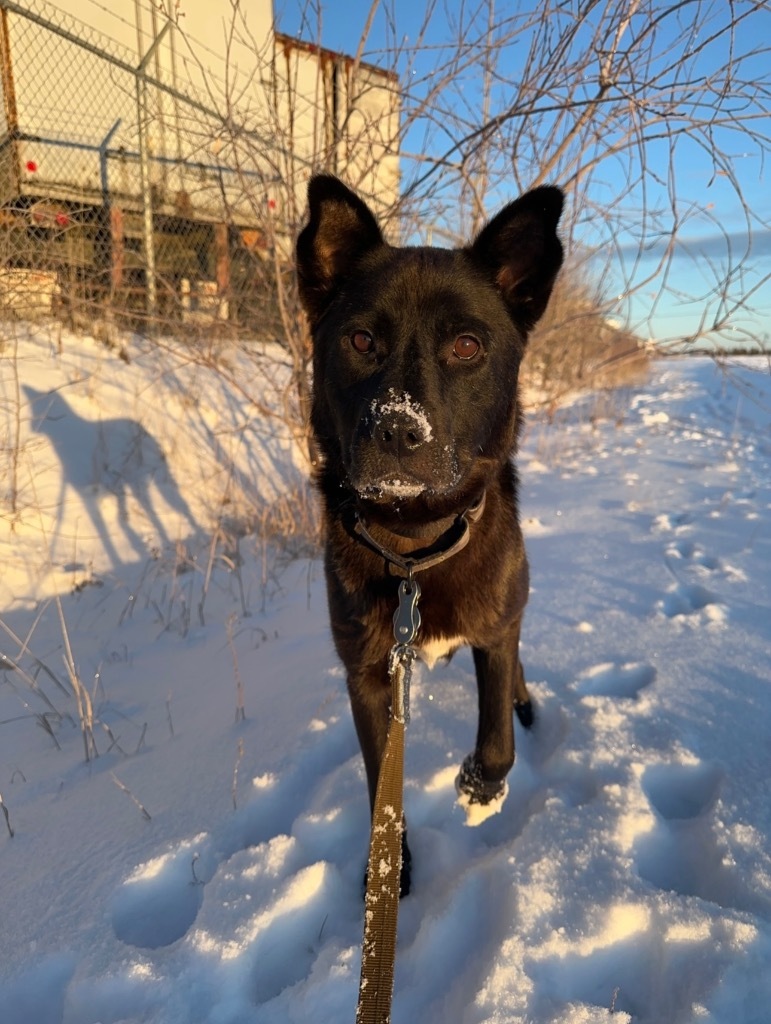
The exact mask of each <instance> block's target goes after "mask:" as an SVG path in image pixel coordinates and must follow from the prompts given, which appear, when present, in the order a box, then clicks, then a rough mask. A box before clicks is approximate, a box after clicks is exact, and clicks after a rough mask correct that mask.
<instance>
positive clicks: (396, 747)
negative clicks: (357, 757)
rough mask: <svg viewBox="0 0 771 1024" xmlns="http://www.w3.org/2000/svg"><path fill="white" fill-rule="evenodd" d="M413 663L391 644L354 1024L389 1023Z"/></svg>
mask: <svg viewBox="0 0 771 1024" xmlns="http://www.w3.org/2000/svg"><path fill="white" fill-rule="evenodd" d="M415 657H416V654H415V650H414V649H413V648H412V647H410V646H409V645H408V644H396V645H395V646H394V647H393V648H392V649H391V656H390V659H389V665H388V673H389V676H390V678H391V693H392V707H391V721H390V724H389V727H388V737H387V739H386V746H385V752H384V754H383V761H382V764H381V766H380V775H379V776H378V782H377V794H376V796H375V807H374V810H373V812H372V832H371V834H370V842H369V863H368V867H367V893H366V896H365V897H364V940H363V943H362V955H361V980H360V982H359V1003H358V1006H357V1007H356V1024H390V1021H391V1000H392V998H393V989H394V967H395V964H396V926H397V922H398V919H399V888H400V881H401V871H402V834H403V831H404V815H403V788H404V730H405V724H406V722H407V720H408V718H409V709H408V700H409V684H410V676H411V675H412V662H413V661H414V660H415Z"/></svg>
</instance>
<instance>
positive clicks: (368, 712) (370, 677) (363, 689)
mask: <svg viewBox="0 0 771 1024" xmlns="http://www.w3.org/2000/svg"><path fill="white" fill-rule="evenodd" d="M387 671H388V670H387V665H383V666H382V668H381V667H378V668H377V669H376V670H362V671H359V672H356V673H349V675H348V695H349V697H350V701H351V711H352V713H353V722H354V725H355V727H356V734H357V736H358V737H359V746H360V747H361V753H362V757H363V758H364V768H365V770H366V772H367V786H368V788H369V802H370V812H372V810H373V808H374V806H375V796H376V793H377V783H378V778H379V775H380V766H381V764H382V762H383V752H384V751H385V745H386V738H387V736H388V726H389V721H390V708H391V687H390V685H388V683H387V682H386V680H387V678H388V676H387ZM402 825H403V831H402V868H401V875H400V884H399V894H400V895H401V896H407V895H408V894H409V891H410V880H411V866H412V854H411V853H410V848H409V846H408V845H407V825H406V822H403V823H402ZM365 885H366V881H365Z"/></svg>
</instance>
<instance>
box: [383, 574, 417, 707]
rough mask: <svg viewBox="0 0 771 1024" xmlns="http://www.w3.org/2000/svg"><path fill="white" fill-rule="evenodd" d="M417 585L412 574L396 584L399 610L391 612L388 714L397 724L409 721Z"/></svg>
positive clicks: (414, 656) (414, 653)
mask: <svg viewBox="0 0 771 1024" xmlns="http://www.w3.org/2000/svg"><path fill="white" fill-rule="evenodd" d="M419 598H420V585H419V584H418V583H417V581H416V580H414V579H413V578H412V571H410V574H409V576H408V577H407V579H406V580H402V581H401V583H400V584H399V607H398V608H397V609H396V611H395V612H394V639H395V640H396V643H395V644H394V646H393V647H392V648H391V653H390V654H389V656H388V676H389V678H390V680H391V714H392V715H393V717H394V718H395V720H396V721H397V722H402V723H407V722H409V720H410V680H411V679H412V663H413V662H414V661H415V659H416V658H417V656H418V655H417V651H416V650H415V648H414V647H412V642H413V641H414V639H415V637H416V636H417V635H418V630H419V629H420V612H419V611H418V600H419Z"/></svg>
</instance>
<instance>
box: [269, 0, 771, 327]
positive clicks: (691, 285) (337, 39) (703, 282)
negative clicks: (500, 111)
mask: <svg viewBox="0 0 771 1024" xmlns="http://www.w3.org/2000/svg"><path fill="white" fill-rule="evenodd" d="M424 6H425V5H424V3H423V2H422V0H417V2H416V0H395V2H394V4H393V10H394V14H395V22H394V24H393V25H392V26H391V27H390V30H389V28H388V26H387V24H386V20H385V17H384V15H383V11H382V8H381V9H380V10H379V11H378V14H377V16H376V18H375V21H374V24H373V29H372V32H371V35H370V40H369V46H368V48H367V49H368V53H367V59H369V60H371V61H372V62H373V63H378V62H379V60H378V53H377V50H378V48H384V47H386V46H387V45H388V41H389V39H390V40H391V41H393V39H394V38H397V39H401V38H403V37H405V36H406V37H408V38H410V39H414V38H415V35H416V33H417V31H418V28H419V24H420V19H421V17H422V14H423V10H424ZM561 6H562V7H563V8H564V7H565V6H567V7H575V6H576V4H575V3H573V4H571V3H568V4H562V5H561ZM661 6H663V5H661ZM747 6H748V2H743V0H740V2H739V4H738V7H740V8H747ZM749 6H751V7H754V10H753V13H752V14H751V15H750V17H749V18H748V19H747V21H745V22H744V23H743V24H742V25H740V27H739V30H738V32H737V35H736V38H735V40H734V46H735V51H736V52H737V53H744V54H746V53H749V52H750V51H751V50H753V49H754V48H760V49H762V50H763V51H764V52H762V53H759V54H758V55H757V56H756V57H755V58H753V59H752V62H751V63H750V64H748V65H747V68H748V70H749V72H751V73H752V74H753V75H754V78H755V81H756V84H757V112H760V111H762V110H763V109H764V110H765V118H764V119H763V118H761V119H759V120H758V122H757V125H758V131H759V132H762V133H765V134H766V135H771V116H769V113H768V111H769V109H770V97H771V51H769V49H768V47H769V43H770V42H771V6H770V5H769V3H768V2H767V0H766V2H765V3H761V4H758V3H756V4H754V5H752V4H750V5H749ZM458 7H459V2H458V0H447V3H446V5H445V7H443V8H440V11H439V14H438V16H437V17H436V18H435V20H434V23H433V28H432V30H431V33H430V34H429V37H428V41H429V42H430V43H433V44H436V43H440V42H443V41H445V40H444V39H443V38H442V35H443V33H444V32H446V20H445V17H444V15H443V14H441V11H443V10H445V9H447V10H448V11H449V12H450V14H451V15H452V13H453V12H454V11H457V9H458ZM533 7H534V5H533V4H532V3H520V4H511V3H509V4H505V3H498V4H497V5H496V15H497V16H498V17H505V16H507V15H509V14H513V13H517V14H522V13H526V12H527V11H528V10H529V9H533ZM727 9H728V5H727V4H725V3H724V0H717V2H716V3H712V4H708V5H707V7H706V9H705V11H704V13H705V14H709V13H710V11H711V14H712V15H714V14H715V13H716V12H717V13H718V15H719V13H720V11H721V10H722V11H726V10H727ZM298 10H299V5H296V4H295V3H294V2H293V0H286V3H285V4H284V5H283V6H282V5H281V3H280V0H277V4H276V17H277V21H278V24H279V27H280V28H281V29H282V30H283V31H286V32H289V33H292V34H300V35H302V36H304V37H305V38H308V37H311V36H313V35H315V27H311V26H308V25H307V24H306V25H305V26H304V28H303V27H302V26H301V21H300V19H299V16H298ZM685 10H686V13H688V12H689V11H690V10H695V8H693V7H688V6H686V8H685ZM368 11H369V3H366V2H365V3H362V4H353V3H339V2H338V3H334V2H331V3H329V4H327V5H324V7H323V10H322V34H321V42H322V44H323V45H324V46H326V47H328V48H330V49H333V50H338V51H341V52H347V53H353V52H355V51H356V49H357V47H358V44H359V39H360V36H361V32H362V29H363V26H364V24H365V22H366V19H367V14H368ZM705 24H707V25H708V24H709V22H708V21H706V22H705ZM701 29H702V26H698V25H689V24H688V21H687V18H683V19H682V20H681V24H680V26H677V25H675V24H672V27H671V28H668V29H667V30H666V33H665V34H664V36H663V37H662V45H663V46H667V45H674V46H677V45H678V39H677V38H675V37H674V34H675V33H676V32H677V31H682V32H683V33H684V39H685V36H689V37H690V38H691V39H692V40H696V41H698V40H699V38H700V37H699V31H700V30H701ZM667 33H668V36H667ZM683 45H685V41H684V42H683ZM513 59H514V60H516V59H517V57H516V53H515V52H514V51H513ZM710 59H711V55H710V54H709V53H708V54H707V55H706V56H705V57H704V59H703V61H702V66H701V67H700V70H702V68H703V72H704V74H705V75H708V74H709V73H710V72H711V71H712V70H713V69H712V68H711V67H710V66H709V61H710ZM745 77H746V76H745ZM721 132H722V134H721ZM716 137H717V139H718V142H719V144H720V146H721V147H722V148H723V149H725V150H726V151H727V152H728V153H729V155H730V158H731V160H730V164H731V170H732V172H733V174H734V175H735V177H736V179H737V180H738V182H739V183H740V186H741V190H742V192H743V195H744V198H745V200H746V202H747V204H748V206H749V210H750V215H751V219H752V220H753V221H754V223H753V225H752V233H753V234H752V241H751V244H750V243H748V234H747V212H746V210H743V209H742V206H741V204H740V202H739V201H738V199H737V197H736V194H735V192H734V191H733V190H732V189H731V188H730V187H729V183H728V182H727V180H726V178H725V176H720V175H718V176H715V174H714V173H713V167H712V163H711V160H710V159H709V155H708V154H707V153H705V152H704V150H703V149H700V148H699V147H698V146H696V145H694V144H693V142H692V140H690V139H689V138H688V137H686V136H681V137H678V138H677V145H676V148H675V162H676V172H677V180H678V195H677V198H678V207H679V209H680V211H681V214H682V212H683V211H688V221H687V223H685V224H684V225H683V227H682V232H681V244H680V245H678V246H677V247H676V249H675V252H674V256H673V261H672V270H671V272H670V275H669V282H670V285H671V287H670V288H665V287H663V286H662V282H661V280H653V281H651V282H649V283H648V284H645V285H644V286H642V287H640V289H639V290H638V291H636V292H635V293H634V294H633V296H632V297H631V298H627V300H626V302H622V303H621V306H620V308H621V310H622V311H623V312H624V313H625V315H626V316H627V317H628V319H629V321H630V323H631V324H632V325H633V326H635V327H636V328H637V329H638V330H639V331H640V333H642V334H648V333H651V334H652V335H653V336H654V337H657V338H668V337H679V336H683V335H687V334H689V333H691V332H692V331H694V330H695V329H696V327H697V325H698V324H699V322H700V321H701V320H702V318H703V317H704V316H705V315H706V318H707V319H708V320H710V319H712V318H713V317H714V316H715V315H717V314H718V312H719V304H718V302H717V298H716V295H715V282H716V278H718V277H720V275H721V272H724V271H725V269H726V268H727V266H728V265H729V261H730V259H731V258H733V259H734V260H735V259H736V257H737V256H738V254H740V253H745V252H747V256H746V260H745V261H744V272H743V274H742V275H741V276H739V275H737V276H736V279H735V281H734V289H735V296H736V297H738V298H741V297H742V296H751V297H750V299H749V303H748V304H749V305H750V306H751V307H752V309H751V310H750V311H749V312H745V313H741V312H740V313H737V314H736V315H735V318H734V322H735V325H736V328H737V330H736V331H735V333H734V335H733V336H734V337H736V338H740V337H742V336H743V332H745V331H747V332H748V333H751V334H752V335H754V336H758V335H759V336H760V337H763V336H765V337H766V338H767V339H768V343H769V344H771V283H769V282H766V283H765V284H763V285H762V286H761V287H760V288H758V284H759V282H760V281H761V280H762V279H763V277H764V276H765V275H767V274H768V268H769V266H770V265H771V260H770V259H769V257H770V256H771V231H770V230H769V228H768V227H767V225H768V224H769V223H771V198H769V197H771V189H769V184H768V175H767V172H766V169H765V168H764V166H763V163H762V160H761V158H760V156H759V154H758V151H757V148H756V149H755V151H753V150H752V146H750V145H747V142H746V139H744V138H742V137H741V136H738V135H737V136H736V137H731V135H730V131H729V129H727V128H726V129H722V130H719V131H718V133H717V136H716ZM666 159H667V158H666V156H665V155H664V154H663V153H662V156H661V160H662V170H661V174H662V176H663V177H665V176H666ZM654 170H655V168H654ZM618 173H619V170H618V169H615V170H614V168H613V167H612V166H611V164H610V162H609V163H608V167H607V170H606V168H605V167H603V175H602V177H601V178H600V177H598V181H597V185H596V188H595V192H594V196H593V197H594V199H595V201H596V202H598V203H603V202H607V203H608V204H612V203H613V202H614V201H615V198H616V195H617V192H618V187H619V181H618V178H617V175H618ZM558 183H559V181H558ZM656 187H657V186H656V185H655V182H651V185H650V188H651V190H652V191H651V194H654V193H655V190H656ZM499 191H500V190H499ZM499 191H498V192H496V196H497V195H498V194H499ZM515 194H516V185H515V184H514V183H513V182H512V188H511V192H510V194H508V195H504V194H501V200H502V201H505V200H507V199H509V198H513V196H514V195H515ZM660 194H661V199H662V201H663V199H664V198H665V195H666V193H665V190H664V189H663V188H662V189H661V190H660ZM632 198H633V197H630V199H632ZM494 205H495V204H491V209H490V212H491V213H492V212H494V209H493V208H492V206H494ZM580 230H581V229H579V235H580ZM586 232H587V234H586V238H587V240H589V238H590V236H591V223H588V224H587V226H586ZM615 243H616V244H617V245H618V246H619V249H620V251H619V252H618V253H615V252H614V253H613V255H612V257H611V259H610V262H611V265H612V264H613V261H614V260H616V259H617V258H618V263H617V267H618V268H620V267H621V265H622V261H623V260H624V259H625V260H626V261H628V260H630V259H631V258H632V257H633V255H634V253H635V252H636V250H637V247H636V246H635V245H634V242H633V239H632V238H631V237H630V238H628V239H626V238H617V239H615ZM663 244H664V243H663V242H662V241H656V239H655V238H652V237H651V238H649V240H648V243H647V245H648V250H647V254H646V255H645V256H644V258H643V259H642V260H641V261H639V262H638V264H637V270H636V280H638V281H639V280H643V279H644V278H645V277H646V276H647V275H648V274H649V273H651V272H652V271H653V269H654V268H655V266H656V264H657V262H658V260H659V258H660V255H661V251H662V246H663ZM729 254H730V256H729ZM612 276H613V275H612V274H611V278H610V279H609V280H608V287H609V290H611V291H612V290H613V287H617V288H618V289H619V290H620V291H622V292H623V291H625V289H624V287H623V285H622V284H621V283H620V274H618V275H617V280H616V281H615V282H613V280H612ZM753 289H757V290H755V291H753ZM689 300H693V301H689Z"/></svg>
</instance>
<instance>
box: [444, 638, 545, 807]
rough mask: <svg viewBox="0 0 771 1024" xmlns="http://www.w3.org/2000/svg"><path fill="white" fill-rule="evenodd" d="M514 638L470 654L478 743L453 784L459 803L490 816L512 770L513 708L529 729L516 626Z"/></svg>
mask: <svg viewBox="0 0 771 1024" xmlns="http://www.w3.org/2000/svg"><path fill="white" fill-rule="evenodd" d="M513 632H514V636H507V637H506V639H505V641H504V642H503V643H501V644H500V645H499V646H496V647H492V648H478V647H475V648H474V665H475V667H476V672H477V687H478V691H479V726H478V729H477V742H476V749H475V750H474V752H473V753H472V754H469V755H468V757H467V758H466V759H465V760H464V762H463V764H462V766H461V770H460V774H459V775H458V780H457V787H458V792H459V793H460V797H461V803H463V804H465V805H467V806H469V805H478V806H480V807H490V811H491V812H492V811H493V808H492V807H491V806H490V805H492V804H496V805H500V802H501V801H502V798H503V797H504V796H505V794H506V776H507V775H508V773H509V771H510V770H511V767H512V765H513V764H514V709H515V705H516V708H517V715H518V717H519V719H520V721H521V722H522V723H523V724H524V725H526V726H529V725H530V724H531V723H532V708H531V705H530V702H529V697H528V694H527V689H526V686H525V680H524V674H523V672H522V666H521V665H520V662H519V623H517V624H516V628H515V629H514V631H513ZM495 809H498V808H497V806H496V808H495ZM482 817H484V816H482ZM480 820H482V819H480Z"/></svg>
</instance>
